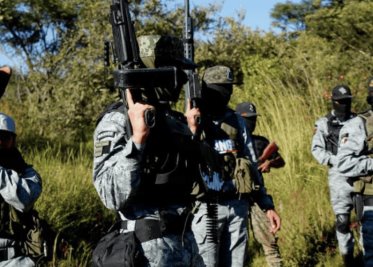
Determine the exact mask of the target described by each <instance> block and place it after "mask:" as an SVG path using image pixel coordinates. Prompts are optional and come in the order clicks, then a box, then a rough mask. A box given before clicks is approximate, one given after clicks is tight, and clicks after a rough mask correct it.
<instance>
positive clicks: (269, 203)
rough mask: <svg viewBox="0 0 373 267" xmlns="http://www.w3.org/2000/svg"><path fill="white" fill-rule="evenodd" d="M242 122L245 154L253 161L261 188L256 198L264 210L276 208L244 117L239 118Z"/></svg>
mask: <svg viewBox="0 0 373 267" xmlns="http://www.w3.org/2000/svg"><path fill="white" fill-rule="evenodd" d="M239 124H240V131H241V133H240V136H242V137H243V142H244V148H245V155H246V156H247V157H248V158H249V159H250V161H251V163H252V164H251V168H252V170H251V171H252V174H253V175H254V177H255V178H256V183H257V185H259V189H258V191H257V192H255V194H254V200H255V202H256V203H258V205H259V207H260V208H261V209H263V210H269V209H274V203H273V200H272V197H271V196H270V195H268V194H267V190H266V188H265V186H264V180H263V176H262V174H261V173H260V172H259V171H258V162H257V161H258V159H257V156H256V153H255V149H254V142H253V139H252V136H251V135H250V134H249V132H248V131H247V129H246V126H245V122H244V121H243V119H242V118H239Z"/></svg>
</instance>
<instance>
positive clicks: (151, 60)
mask: <svg viewBox="0 0 373 267" xmlns="http://www.w3.org/2000/svg"><path fill="white" fill-rule="evenodd" d="M137 42H138V44H139V50H140V58H141V60H142V61H143V63H144V64H145V66H146V67H148V68H157V67H160V66H162V65H163V66H166V65H175V64H176V65H177V64H179V65H180V67H193V66H195V64H194V63H193V62H192V61H190V60H188V59H186V58H185V57H184V47H183V42H182V41H181V40H180V39H179V38H176V37H173V36H167V35H143V36H140V37H138V38H137Z"/></svg>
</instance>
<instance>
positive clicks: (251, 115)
mask: <svg viewBox="0 0 373 267" xmlns="http://www.w3.org/2000/svg"><path fill="white" fill-rule="evenodd" d="M236 112H237V113H238V114H240V115H241V116H242V117H243V118H244V120H245V123H246V128H247V130H248V131H249V133H250V134H251V135H252V139H253V141H254V147H255V151H256V153H257V155H258V156H259V159H260V158H261V156H262V154H263V151H264V150H265V149H266V148H267V147H268V145H269V144H270V142H269V141H268V139H267V138H265V137H264V136H261V135H254V134H253V132H254V131H255V128H256V122H257V117H258V116H259V114H258V113H257V112H256V107H255V105H254V104H253V103H250V102H243V103H240V104H238V105H237V106H236ZM284 165H285V161H284V159H283V158H282V156H281V155H280V153H279V152H278V151H274V152H273V153H271V154H270V155H269V157H268V158H267V159H263V160H262V161H260V162H259V166H258V169H259V171H260V172H262V173H266V172H269V171H270V169H271V168H282V167H283V166H284ZM250 206H251V207H250V222H251V227H252V230H253V234H254V237H255V239H256V240H257V241H258V242H259V243H260V244H261V245H262V247H263V250H264V255H265V257H266V260H267V264H268V266H271V267H280V266H282V258H281V254H280V250H279V247H278V245H277V237H276V236H275V234H274V233H272V232H271V224H270V221H269V220H268V218H267V216H266V214H265V213H264V212H263V210H262V209H261V208H260V207H259V205H258V204H257V203H255V202H253V203H251V205H250Z"/></svg>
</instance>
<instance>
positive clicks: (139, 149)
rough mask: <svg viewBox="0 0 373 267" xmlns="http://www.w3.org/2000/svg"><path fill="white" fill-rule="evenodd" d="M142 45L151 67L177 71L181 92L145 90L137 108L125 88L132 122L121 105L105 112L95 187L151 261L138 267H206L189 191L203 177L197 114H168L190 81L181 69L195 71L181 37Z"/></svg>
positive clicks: (155, 38) (154, 38)
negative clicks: (149, 120)
mask: <svg viewBox="0 0 373 267" xmlns="http://www.w3.org/2000/svg"><path fill="white" fill-rule="evenodd" d="M138 43H139V48H140V57H141V60H142V61H143V63H144V64H145V66H146V67H148V68H154V67H155V68H159V67H162V66H175V67H176V68H177V84H178V85H177V87H176V88H152V89H151V90H149V91H146V90H141V93H142V100H139V101H137V102H134V101H133V98H132V96H133V93H134V92H133V90H128V89H127V90H126V96H127V102H128V117H129V120H130V121H126V119H125V115H124V114H123V105H122V104H121V103H119V106H118V105H117V106H116V107H115V106H114V107H113V106H112V107H111V108H110V109H109V110H107V111H106V112H104V115H103V117H102V118H101V119H100V120H99V122H98V124H97V127H96V130H95V133H94V146H95V153H94V168H93V180H94V185H95V187H96V189H97V192H98V194H99V195H100V198H101V200H102V202H103V203H104V204H105V206H106V207H107V208H109V209H112V210H115V211H117V212H118V213H119V215H120V218H121V220H122V222H123V224H122V227H123V228H122V232H123V233H126V232H133V231H134V233H135V235H136V237H137V238H138V239H139V240H140V242H141V251H142V253H143V255H144V256H145V258H146V260H145V262H142V263H141V264H137V263H134V264H135V265H134V266H165V267H166V266H204V264H203V261H202V259H201V257H200V255H199V254H198V247H197V245H196V242H195V239H194V237H193V233H192V232H191V229H190V223H191V220H190V219H191V214H190V208H191V206H192V204H193V201H194V200H193V199H192V198H191V192H192V187H193V184H194V183H195V182H196V180H197V177H200V176H199V172H198V157H199V143H198V142H197V141H195V140H194V139H196V138H194V133H196V130H197V126H198V125H197V123H196V119H195V118H196V117H198V116H199V110H198V109H197V108H193V109H188V110H187V112H186V115H185V116H186V117H184V115H183V114H180V113H178V112H176V111H173V110H172V109H171V107H170V102H176V101H177V100H178V98H179V94H180V90H181V88H182V86H183V84H184V83H185V82H186V81H187V76H186V74H185V72H184V71H183V70H182V69H183V68H194V67H195V65H194V64H193V62H191V61H188V60H187V59H186V58H184V56H183V45H182V42H181V41H180V40H179V39H177V38H175V37H171V36H160V35H149V36H141V37H139V38H138ZM134 90H140V88H139V89H134ZM149 109H151V110H155V125H154V127H152V128H150V127H149V126H147V124H146V123H145V119H144V117H145V112H146V111H148V110H149ZM128 123H130V124H131V126H132V132H133V134H132V136H130V138H128V137H127V135H126V124H128ZM123 225H124V226H123ZM123 253H126V251H123Z"/></svg>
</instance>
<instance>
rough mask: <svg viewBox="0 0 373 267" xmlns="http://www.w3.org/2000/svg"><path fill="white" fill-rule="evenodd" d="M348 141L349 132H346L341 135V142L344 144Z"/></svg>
mask: <svg viewBox="0 0 373 267" xmlns="http://www.w3.org/2000/svg"><path fill="white" fill-rule="evenodd" d="M347 141H348V133H345V134H343V135H342V136H341V142H340V143H341V145H344V144H346V143H347Z"/></svg>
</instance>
